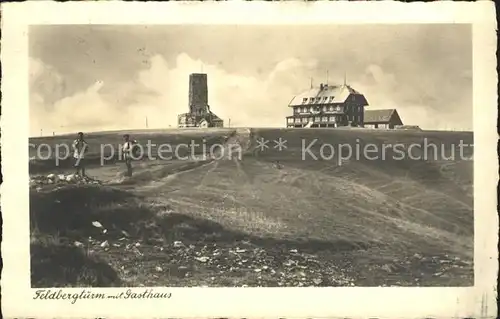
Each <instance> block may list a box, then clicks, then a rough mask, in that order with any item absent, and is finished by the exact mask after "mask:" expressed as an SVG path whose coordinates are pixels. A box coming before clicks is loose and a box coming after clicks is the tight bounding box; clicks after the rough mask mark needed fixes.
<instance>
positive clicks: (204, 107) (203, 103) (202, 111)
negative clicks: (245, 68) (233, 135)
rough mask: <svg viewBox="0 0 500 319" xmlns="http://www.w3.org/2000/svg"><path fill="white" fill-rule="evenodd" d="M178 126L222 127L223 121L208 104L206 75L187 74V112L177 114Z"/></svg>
mask: <svg viewBox="0 0 500 319" xmlns="http://www.w3.org/2000/svg"><path fill="white" fill-rule="evenodd" d="M177 121H178V122H177V125H178V127H179V128H186V127H223V125H224V122H223V121H222V119H220V118H219V117H218V116H217V115H215V113H213V112H212V111H210V106H209V105H208V83H207V75H206V74H203V73H193V74H190V75H189V112H188V113H183V114H179V115H178V118H177Z"/></svg>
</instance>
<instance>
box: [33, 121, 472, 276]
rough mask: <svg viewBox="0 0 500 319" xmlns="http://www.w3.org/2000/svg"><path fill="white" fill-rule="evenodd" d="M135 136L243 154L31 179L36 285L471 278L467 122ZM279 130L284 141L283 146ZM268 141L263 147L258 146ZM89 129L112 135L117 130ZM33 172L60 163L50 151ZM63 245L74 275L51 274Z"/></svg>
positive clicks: (98, 139)
mask: <svg viewBox="0 0 500 319" xmlns="http://www.w3.org/2000/svg"><path fill="white" fill-rule="evenodd" d="M134 137H135V138H137V139H139V140H140V141H144V140H145V139H147V138H148V137H150V138H151V139H154V140H155V141H156V142H157V143H158V144H159V143H161V141H174V142H175V143H181V142H182V143H189V142H188V141H189V140H191V139H195V140H197V141H199V140H200V139H205V140H206V141H208V142H206V143H207V145H209V146H210V145H213V144H214V143H224V142H226V143H239V144H240V145H242V147H243V149H244V150H245V152H244V153H243V156H242V158H241V159H240V160H238V159H235V158H233V159H221V160H205V161H201V162H200V161H194V160H187V161H186V160H182V161H181V160H169V161H161V160H160V161H158V160H155V161H141V162H140V163H135V166H136V171H137V174H135V176H134V177H132V178H131V179H130V180H127V181H125V182H123V183H118V184H117V183H106V179H108V177H109V176H110V173H109V172H110V171H111V170H113V169H115V168H116V167H117V163H115V162H111V161H110V162H109V163H106V165H104V166H100V165H98V164H97V163H93V167H92V168H91V169H90V173H91V174H92V176H94V177H95V178H98V179H101V180H104V185H102V186H85V187H74V186H72V187H69V186H67V187H66V186H61V187H56V188H54V187H53V185H51V187H45V186H44V187H41V188H40V189H39V190H38V191H36V190H32V192H31V212H30V213H31V215H30V216H31V221H32V223H31V225H32V240H33V242H32V266H33V274H32V279H33V284H34V285H38V286H43V285H54V284H60V285H84V284H92V285H109V284H110V283H112V284H114V285H137V284H143V285H167V286H169V285H170V286H176V285H179V286H183V285H209V286H210V285H212V286H213V285H215V286H241V285H251V286H259V285H260V286H302V285H305V286H307V285H313V286H343V285H360V286H374V285H410V286H412V285H422V286H433V285H440V286H442V285H454V286H457V285H461V286H465V285H472V284H473V260H472V259H473V228H474V217H473V193H472V189H473V187H472V176H473V175H472V172H473V162H472V160H470V156H471V155H472V153H473V152H472V148H471V147H464V148H463V152H462V153H463V154H462V156H460V154H459V153H460V149H459V144H460V142H461V141H462V143H465V144H472V143H473V136H472V133H467V132H464V133H461V132H429V131H423V132H418V131H384V130H376V131H375V130H364V129H335V130H332V129H282V130H280V129H251V130H246V129H238V130H232V131H231V130H223V131H203V130H200V131H197V132H195V133H190V134H176V135H175V136H174V135H173V134H170V135H167V134H166V133H153V134H150V135H149V136H148V137H146V135H142V136H141V135H139V134H134ZM279 138H282V140H286V143H285V144H284V145H285V146H286V148H282V149H281V150H280V149H278V148H275V146H276V143H275V142H274V140H278V139H279ZM261 139H264V140H266V141H269V142H268V143H267V144H266V145H267V146H268V148H263V149H262V150H260V149H258V148H256V147H257V146H259V145H260V144H259V143H258V141H260V140H261ZM87 140H88V141H91V142H92V143H93V144H95V143H118V141H119V135H107V134H93V135H91V136H89V138H88V139H87ZM61 141H62V140H61V138H59V139H58V138H54V139H52V140H50V141H48V142H47V141H46V142H47V143H59V142H61ZM313 141H315V142H314V145H312V146H311V147H310V148H309V151H310V153H309V152H304V149H305V148H307V146H308V145H310V144H311V143H313ZM37 142H38V143H40V142H41V141H40V140H38V141H37ZM325 144H328V145H327V146H323V147H322V145H325ZM342 144H345V146H344V147H343V148H339V147H340V146H339V145H342ZM389 144H391V145H396V144H398V146H390V147H388V146H387V145H389ZM330 145H331V147H330ZM347 145H349V146H347ZM368 145H370V146H368ZM384 145H385V146H384ZM412 145H421V147H418V146H412ZM425 145H436V149H434V146H429V147H428V148H427V149H428V151H424V149H425V148H423V147H422V146H425ZM356 147H358V149H359V150H360V151H358V152H356ZM364 147H369V148H370V149H372V150H374V151H371V152H370V153H368V155H366V154H364V153H363V151H362V150H363V149H364ZM384 147H385V148H384ZM332 148H333V149H334V150H335V154H334V156H331V149H332ZM348 148H351V149H352V153H353V154H352V156H350V157H349V156H347V155H349V154H348V153H349V151H348ZM340 149H342V150H341V151H339V150H340ZM442 150H443V151H442ZM409 152H410V153H411V155H413V157H414V158H413V159H412V158H409V156H408V154H409ZM321 154H322V155H323V157H322V156H321ZM356 154H358V156H356ZM450 154H454V155H455V157H454V158H453V159H451V156H450ZM424 155H425V157H426V158H419V159H416V158H415V157H417V156H424ZM377 156H378V157H377ZM383 156H384V159H382V157H383ZM341 157H342V158H341ZM375 157H377V158H375ZM445 157H447V158H445ZM30 169H31V172H32V173H38V172H43V173H46V172H49V171H54V170H56V168H55V167H54V166H53V165H52V166H51V164H50V161H45V162H44V163H43V164H42V163H40V161H32V163H30ZM58 169H59V170H61V169H62V168H58ZM113 172H114V171H113ZM76 198H77V199H78V200H75V199H76ZM95 220H98V221H99V222H100V223H101V224H102V225H103V227H105V228H106V233H102V232H101V231H100V230H99V229H96V227H93V226H92V221H95ZM124 234H127V235H124ZM89 236H91V237H92V240H91V241H88V240H87V238H88V237H89ZM75 241H78V242H81V243H84V248H81V247H80V248H75V247H74V242H75ZM105 241H106V242H107V244H103V243H104V242H105ZM61 250H62V252H61ZM64 254H78V256H80V257H79V258H76V259H75V258H72V259H73V260H80V261H79V262H78V263H76V264H75V263H70V264H68V262H66V264H64V266H58V267H65V268H64V269H73V270H72V271H69V270H67V271H66V273H68V274H73V275H71V276H69V275H68V276H66V277H64V278H61V277H57V276H56V275H54V276H55V277H54V278H52V279H50V278H49V279H47V277H45V279H43V278H42V277H43V276H42V275H41V274H42V273H43V272H44V271H47V269H49V268H50V267H51V266H50V265H52V267H53V265H55V264H57V263H56V262H55V260H60V258H59V259H57V258H56V256H62V255H64ZM41 256H43V258H42V257H41ZM51 256H52V257H51ZM63 259H64V258H63ZM40 260H43V262H41V261H40ZM64 260H67V259H64ZM81 269H86V271H85V272H84V273H87V274H88V275H86V277H85V276H83V277H82V275H79V274H80V273H81V271H79V270H81ZM56 273H59V274H60V273H61V272H54V274H56ZM56 277H57V278H56Z"/></svg>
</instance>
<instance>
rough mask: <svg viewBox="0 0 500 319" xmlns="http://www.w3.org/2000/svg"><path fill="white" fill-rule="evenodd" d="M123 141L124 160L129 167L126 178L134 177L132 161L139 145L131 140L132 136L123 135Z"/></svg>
mask: <svg viewBox="0 0 500 319" xmlns="http://www.w3.org/2000/svg"><path fill="white" fill-rule="evenodd" d="M123 140H124V141H125V143H124V144H123V148H122V151H123V159H124V160H125V166H126V167H127V174H126V176H128V177H131V176H132V159H133V156H135V151H136V148H135V145H136V144H137V141H136V140H131V139H130V135H128V134H125V135H123Z"/></svg>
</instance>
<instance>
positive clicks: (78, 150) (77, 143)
mask: <svg viewBox="0 0 500 319" xmlns="http://www.w3.org/2000/svg"><path fill="white" fill-rule="evenodd" d="M72 147H73V159H74V161H75V168H76V172H75V175H79V176H81V177H85V176H86V175H85V153H86V152H87V150H88V144H87V142H86V141H85V139H84V138H83V133H82V132H78V136H77V138H76V140H74V141H73V145H72Z"/></svg>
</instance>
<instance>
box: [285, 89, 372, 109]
mask: <svg viewBox="0 0 500 319" xmlns="http://www.w3.org/2000/svg"><path fill="white" fill-rule="evenodd" d="M350 95H356V97H358V96H359V97H360V99H363V100H364V103H365V105H368V102H367V101H366V99H365V97H364V96H363V94H361V93H359V92H358V91H356V90H355V89H353V88H352V87H350V86H349V85H324V86H323V87H315V88H312V89H309V90H307V91H305V92H302V93H300V94H298V95H296V96H294V97H293V99H292V100H291V101H290V104H289V106H299V105H309V104H329V103H344V102H345V101H346V100H347V98H348V97H349V96H350ZM325 97H326V99H325ZM311 98H312V99H313V100H312V101H311ZM304 99H307V101H306V102H304Z"/></svg>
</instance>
